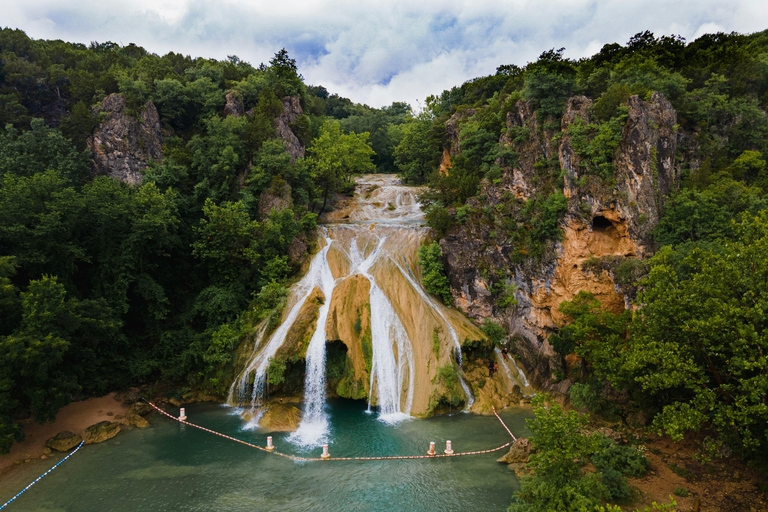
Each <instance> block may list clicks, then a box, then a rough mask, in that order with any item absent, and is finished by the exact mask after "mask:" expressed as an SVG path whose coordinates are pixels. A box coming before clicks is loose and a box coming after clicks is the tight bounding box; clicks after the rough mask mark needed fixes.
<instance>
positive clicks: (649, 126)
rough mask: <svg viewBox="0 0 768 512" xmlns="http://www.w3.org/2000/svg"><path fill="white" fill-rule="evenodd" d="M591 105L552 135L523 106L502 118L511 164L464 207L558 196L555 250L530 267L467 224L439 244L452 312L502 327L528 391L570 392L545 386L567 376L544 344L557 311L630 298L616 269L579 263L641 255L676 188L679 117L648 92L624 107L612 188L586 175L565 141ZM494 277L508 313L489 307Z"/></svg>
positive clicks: (505, 243) (574, 102) (564, 383)
mask: <svg viewBox="0 0 768 512" xmlns="http://www.w3.org/2000/svg"><path fill="white" fill-rule="evenodd" d="M591 104H592V102H591V100H590V99H589V98H586V97H583V96H578V97H574V98H571V99H570V100H569V101H568V103H567V105H566V109H565V113H564V115H563V118H562V120H561V124H560V128H559V129H555V128H553V127H552V125H551V124H549V125H544V126H542V125H541V123H540V121H539V120H538V119H537V117H536V114H535V112H534V111H533V108H532V106H531V104H530V103H527V102H524V101H518V102H517V104H516V106H515V108H514V109H513V110H512V111H510V112H508V113H507V115H506V124H507V130H506V132H505V133H504V134H502V136H501V139H500V144H502V145H505V146H511V148H512V149H514V150H515V152H516V153H517V156H518V158H517V161H516V163H515V165H514V166H508V167H505V168H504V172H503V175H502V177H501V179H500V180H497V182H495V183H488V182H484V185H483V188H482V190H481V193H480V197H482V198H483V200H484V201H483V203H482V204H480V202H479V201H478V202H477V203H476V204H470V206H474V207H476V208H478V209H479V208H507V207H508V205H509V204H510V197H511V198H515V199H516V200H517V201H518V202H522V201H525V200H528V199H531V198H536V197H539V196H540V194H542V193H545V194H546V193H549V192H548V191H552V190H555V191H558V190H559V191H562V192H563V194H564V195H565V197H566V198H567V203H568V210H567V213H566V215H565V216H564V217H563V219H562V221H561V223H560V227H561V229H562V232H563V237H562V240H561V241H559V242H557V243H554V242H551V243H550V244H549V245H548V246H547V247H546V248H545V249H544V255H543V256H542V257H541V258H538V259H537V258H528V257H526V255H525V253H524V252H523V253H521V252H519V251H518V248H516V247H515V245H514V241H512V240H505V239H503V238H502V239H499V237H497V236H496V232H495V231H496V230H497V229H498V227H497V226H495V225H494V224H491V223H488V222H466V223H465V224H463V225H460V226H458V227H456V228H454V229H453V230H452V231H450V232H449V233H448V234H447V235H446V236H445V238H444V239H443V240H441V242H440V245H441V247H442V249H443V254H444V255H445V258H446V263H447V271H448V274H449V279H450V282H451V289H452V293H453V295H454V298H455V300H456V304H457V306H458V307H460V308H461V309H462V310H463V311H464V312H466V313H467V314H468V315H469V316H470V317H473V318H475V319H478V320H481V319H484V318H492V319H495V320H497V321H500V322H502V323H503V324H504V325H505V326H506V327H507V328H508V330H509V332H510V333H511V334H512V336H513V338H514V339H515V340H516V342H517V343H516V345H517V346H516V348H517V352H518V355H519V356H520V357H521V359H522V360H523V363H524V366H525V367H526V370H527V372H528V373H529V378H531V380H532V381H533V383H534V385H536V386H537V387H539V388H546V389H549V390H550V391H553V392H555V393H556V394H558V393H563V392H565V391H567V389H568V387H569V384H570V381H568V380H567V379H566V380H561V381H560V382H558V383H554V382H553V381H554V380H555V379H553V376H554V375H556V374H561V375H565V373H566V372H565V368H564V367H563V366H562V359H561V358H560V357H554V356H555V354H554V352H553V350H552V348H551V347H550V346H549V343H548V342H547V339H548V337H549V334H550V333H552V332H553V330H554V329H556V328H557V327H559V326H561V325H562V324H563V322H564V318H563V315H562V314H561V313H560V311H559V309H558V308H559V306H560V304H561V303H562V302H563V301H566V300H571V299H572V298H573V297H574V295H575V294H576V293H578V292H579V291H581V290H584V291H589V292H592V293H593V294H594V295H595V296H596V298H598V299H599V300H600V301H601V302H602V303H603V305H604V306H605V307H606V308H608V309H610V310H612V311H615V312H620V311H621V310H623V309H624V308H625V307H626V306H628V303H629V299H628V298H627V297H625V295H624V294H623V293H622V292H621V289H620V288H619V287H618V286H617V284H616V283H615V280H614V276H613V273H612V271H611V268H615V265H614V266H613V267H610V266H607V268H608V269H607V270H604V269H599V268H598V270H596V271H595V270H594V269H592V270H590V269H587V268H586V267H587V266H588V265H585V263H587V262H594V261H597V260H600V259H601V258H611V259H612V261H621V260H622V259H627V258H642V257H645V256H647V255H648V239H649V233H650V231H651V230H652V229H653V227H654V226H655V225H656V223H657V221H658V219H659V216H660V214H661V210H662V207H663V201H664V198H665V197H666V196H667V195H668V194H669V193H670V191H672V190H674V189H675V188H676V187H677V186H678V182H679V170H678V169H676V168H675V161H674V155H675V149H676V144H677V134H676V122H677V116H676V113H675V111H674V109H673V108H672V105H671V104H670V103H669V101H667V100H666V98H664V96H663V95H662V94H659V93H654V94H653V95H651V97H650V99H649V101H644V100H642V99H640V98H638V97H637V96H633V97H631V98H630V99H629V103H628V117H627V121H626V123H625V125H624V127H623V128H622V131H621V142H620V144H619V146H618V148H617V150H616V152H615V154H614V158H613V163H614V168H615V173H614V174H615V177H616V178H615V182H610V183H609V182H605V181H602V180H600V179H598V178H597V177H596V176H594V175H591V174H589V173H587V172H586V169H585V165H584V164H583V163H582V162H581V161H580V157H579V155H578V153H577V151H576V150H575V148H574V146H573V143H572V141H571V135H570V132H569V127H570V126H571V125H573V124H574V123H577V122H581V123H585V124H586V123H589V122H590V121H591V119H590V107H591ZM452 119H453V118H452ZM458 131H459V130H458V129H457V128H456V126H455V123H451V121H449V122H448V123H446V132H447V134H448V138H449V139H450V140H451V141H452V142H453V141H454V139H455V138H456V134H457V133H458ZM448 153H449V154H455V151H454V150H453V148H452V149H451V150H450V151H448ZM497 163H499V164H501V165H504V163H503V162H501V161H499V162H497ZM560 171H561V174H562V177H563V179H562V181H560V182H556V181H553V178H552V175H553V174H555V173H559V172H560ZM523 221H524V219H523ZM496 276H502V279H505V283H504V284H506V285H514V286H515V287H516V292H515V299H516V301H517V305H516V306H515V307H513V308H506V309H501V308H499V307H498V306H497V305H496V302H497V301H496V298H495V297H494V296H493V294H492V293H491V290H492V289H493V286H494V284H496V283H495V281H494V280H496V282H497V281H498V279H499V278H498V277H496Z"/></svg>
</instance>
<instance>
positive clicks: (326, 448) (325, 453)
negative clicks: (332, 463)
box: [320, 444, 331, 459]
mask: <svg viewBox="0 0 768 512" xmlns="http://www.w3.org/2000/svg"><path fill="white" fill-rule="evenodd" d="M320 458H321V459H330V458H331V454H330V453H328V445H327V444H324V445H323V454H322V455H321V456H320Z"/></svg>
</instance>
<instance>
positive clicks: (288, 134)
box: [275, 96, 305, 163]
mask: <svg viewBox="0 0 768 512" xmlns="http://www.w3.org/2000/svg"><path fill="white" fill-rule="evenodd" d="M303 114H304V111H303V110H302V108H301V101H300V99H299V97H298V96H286V97H285V98H283V112H282V113H281V114H280V115H279V116H277V118H276V119H275V130H276V132H277V136H278V137H280V138H281V139H283V143H284V144H285V149H286V151H288V154H289V155H291V163H295V162H296V160H298V159H301V158H304V149H305V148H304V144H302V143H301V141H300V140H299V138H298V137H296V134H295V133H293V130H291V125H292V124H293V123H295V122H296V120H297V119H298V118H299V116H301V115H303Z"/></svg>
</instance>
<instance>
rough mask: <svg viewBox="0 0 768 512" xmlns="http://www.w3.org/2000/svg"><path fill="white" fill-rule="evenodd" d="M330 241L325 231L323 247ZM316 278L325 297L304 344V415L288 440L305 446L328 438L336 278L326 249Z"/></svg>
mask: <svg viewBox="0 0 768 512" xmlns="http://www.w3.org/2000/svg"><path fill="white" fill-rule="evenodd" d="M332 242H333V241H332V240H331V239H330V238H328V237H327V235H326V248H330V246H331V243H332ZM319 281H320V283H319V284H320V290H321V291H322V292H323V296H324V297H325V300H324V302H323V304H322V305H321V306H320V308H319V309H318V314H317V327H315V332H314V333H312V338H311V339H310V341H309V346H308V347H307V358H306V361H307V363H306V377H305V379H304V416H303V417H302V420H301V424H300V425H299V428H298V429H297V430H296V432H294V433H293V434H292V435H291V436H290V437H289V441H291V442H294V443H296V444H300V445H306V446H317V445H320V444H323V443H324V442H326V441H327V439H326V437H327V434H328V417H327V416H326V413H325V394H326V390H325V341H326V331H325V325H326V322H327V320H328V309H329V308H330V306H331V300H332V298H333V289H334V287H335V286H336V280H335V279H334V278H333V274H332V273H331V268H330V267H329V266H328V251H325V253H323V255H322V262H321V265H320V273H319Z"/></svg>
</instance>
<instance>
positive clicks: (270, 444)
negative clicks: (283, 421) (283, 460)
mask: <svg viewBox="0 0 768 512" xmlns="http://www.w3.org/2000/svg"><path fill="white" fill-rule="evenodd" d="M274 449H275V445H273V444H272V436H268V437H267V451H268V452H271V451H272V450H274Z"/></svg>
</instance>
